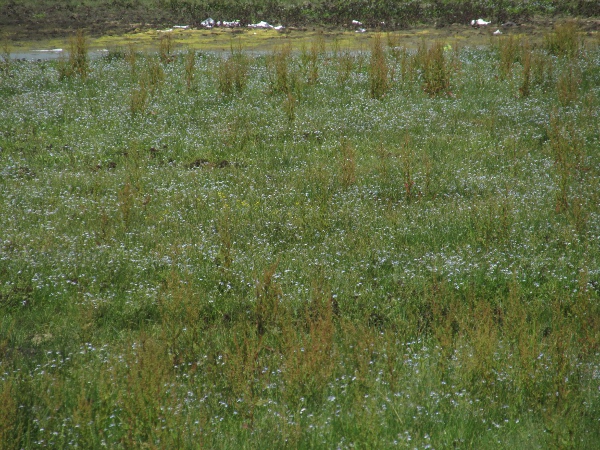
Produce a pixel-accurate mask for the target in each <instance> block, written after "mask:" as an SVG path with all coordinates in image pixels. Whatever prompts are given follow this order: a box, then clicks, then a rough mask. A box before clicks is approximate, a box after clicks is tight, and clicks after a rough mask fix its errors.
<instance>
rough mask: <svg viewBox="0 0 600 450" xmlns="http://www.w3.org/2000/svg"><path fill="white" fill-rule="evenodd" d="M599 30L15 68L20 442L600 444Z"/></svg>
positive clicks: (9, 428) (7, 417) (15, 414)
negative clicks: (531, 39) (413, 45)
mask: <svg viewBox="0 0 600 450" xmlns="http://www.w3.org/2000/svg"><path fill="white" fill-rule="evenodd" d="M569 27H570V25H568V26H566V28H562V27H559V29H557V30H556V31H555V33H554V34H552V35H549V36H548V37H547V39H546V40H545V41H544V43H542V44H540V45H532V44H531V43H528V42H526V41H525V40H523V39H519V38H518V37H515V38H512V37H506V38H504V37H501V38H499V39H498V40H496V41H494V43H493V44H490V45H488V46H487V47H482V48H467V47H462V48H461V47H458V46H449V45H447V44H445V43H442V42H423V43H422V44H421V45H420V46H419V48H418V49H417V50H416V51H415V50H408V49H406V48H402V47H398V46H396V45H395V43H394V39H393V38H388V36H386V35H385V34H383V35H380V36H378V37H377V38H375V39H373V41H372V45H371V46H370V47H369V48H367V49H366V50H365V51H364V52H356V51H353V52H350V51H347V50H346V49H344V48H340V47H339V46H331V47H330V46H327V45H325V44H324V43H323V42H322V41H321V40H319V39H315V41H314V42H313V44H311V45H310V46H307V47H305V48H304V49H301V50H300V51H295V50H293V49H290V48H289V47H288V46H287V45H286V44H285V42H284V43H283V44H282V45H281V46H278V47H277V48H276V49H275V50H274V51H272V52H269V53H268V54H266V55H259V56H256V55H248V54H246V53H245V52H244V49H243V47H238V46H237V45H232V51H231V52H230V53H226V54H209V53H202V52H195V51H193V50H192V51H187V52H174V51H172V49H171V48H170V47H169V43H168V41H164V42H163V43H162V46H161V47H160V49H159V50H160V51H159V52H157V53H152V54H148V53H139V52H137V51H136V49H135V48H134V47H131V48H126V49H123V50H119V51H116V50H113V51H111V52H110V53H109V54H108V55H106V57H104V58H100V59H94V60H89V59H87V58H85V51H83V50H82V51H79V50H76V51H75V52H74V56H73V57H72V58H71V59H69V60H63V61H50V62H39V63H34V62H24V61H14V60H11V59H10V57H7V58H4V60H3V62H2V66H1V71H0V77H1V78H0V100H1V102H0V446H1V447H2V448H7V449H8V448H10V449H12V448H39V447H51V448H66V447H73V446H78V447H81V448H98V447H108V448H138V447H139V448H142V447H144V448H146V447H151V448H202V447H206V448H262V447H264V446H265V443H269V445H270V446H273V447H274V448H357V447H373V448H390V447H399V448H411V449H412V448H419V449H424V448H437V449H442V448H479V449H481V448H494V449H497V448H582V449H591V448H597V447H598V443H599V442H600V426H599V424H598V418H599V417H600V353H599V352H600V242H599V236H600V153H599V152H598V149H599V148H600V132H599V128H598V123H600V118H599V111H600V100H599V98H600V71H599V70H598V67H600V49H599V47H598V43H597V42H586V43H583V42H582V41H581V40H580V39H579V34H578V32H577V28H576V27H570V28H569ZM73 46H74V49H80V48H81V49H85V36H80V38H79V40H75V41H73Z"/></svg>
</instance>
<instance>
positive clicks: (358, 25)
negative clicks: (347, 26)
mask: <svg viewBox="0 0 600 450" xmlns="http://www.w3.org/2000/svg"><path fill="white" fill-rule="evenodd" d="M352 25H354V26H355V27H362V26H363V23H362V22H360V21H358V20H353V21H352Z"/></svg>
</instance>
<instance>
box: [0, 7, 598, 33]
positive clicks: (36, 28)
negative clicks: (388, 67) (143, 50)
mask: <svg viewBox="0 0 600 450" xmlns="http://www.w3.org/2000/svg"><path fill="white" fill-rule="evenodd" d="M561 15H567V16H578V17H594V16H600V2H598V1H595V0H577V1H564V0H541V1H531V0H530V1H516V0H506V1H497V2H489V1H485V0H472V1H461V0H456V1H442V0H437V1H431V2H421V1H417V0H327V1H325V0H317V1H298V0H248V1H243V2H242V1H236V0H227V1H222V0H113V1H109V0H103V1H100V0H99V1H95V0H87V1H83V2H70V1H66V2H65V1H57V0H45V1H39V2H34V1H31V0H3V1H2V2H0V27H2V29H3V32H4V33H6V34H9V35H11V36H12V38H13V39H19V38H25V37H29V38H32V37H33V38H38V37H43V36H48V37H49V36H56V35H61V34H64V33H65V32H67V31H69V30H74V29H78V28H82V27H83V28H86V29H87V31H88V32H89V33H91V34H101V33H105V32H123V31H128V30H130V29H132V28H136V27H145V26H161V25H173V24H174V23H185V24H187V25H192V26H199V25H200V23H201V22H202V21H203V20H205V19H206V18H208V17H213V18H214V19H215V20H240V21H241V24H242V25H246V24H248V23H253V22H257V21H260V20H265V21H267V22H275V23H282V24H284V25H286V26H288V27H289V26H296V27H306V26H347V25H349V24H350V23H351V21H352V20H360V21H361V22H362V23H364V25H365V26H367V27H379V28H385V29H397V28H402V27H408V26H412V25H415V24H418V23H424V24H435V25H437V26H443V25H446V24H452V23H462V24H467V23H469V22H470V21H471V20H472V19H476V18H479V17H485V18H486V19H487V20H492V21H493V22H494V23H502V22H506V21H509V20H510V21H529V20H532V19H533V18H534V17H539V16H544V17H552V16H561Z"/></svg>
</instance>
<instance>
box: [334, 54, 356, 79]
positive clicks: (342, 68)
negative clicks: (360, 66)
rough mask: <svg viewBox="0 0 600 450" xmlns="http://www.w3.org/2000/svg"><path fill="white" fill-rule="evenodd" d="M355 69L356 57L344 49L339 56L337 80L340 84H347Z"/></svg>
mask: <svg viewBox="0 0 600 450" xmlns="http://www.w3.org/2000/svg"><path fill="white" fill-rule="evenodd" d="M353 69H354V57H353V56H352V54H351V53H350V52H349V51H347V50H346V51H344V52H343V53H341V54H340V55H338V57H337V76H336V80H337V82H338V84H339V85H340V86H343V85H345V84H346V83H347V82H348V80H350V76H351V75H352V70H353Z"/></svg>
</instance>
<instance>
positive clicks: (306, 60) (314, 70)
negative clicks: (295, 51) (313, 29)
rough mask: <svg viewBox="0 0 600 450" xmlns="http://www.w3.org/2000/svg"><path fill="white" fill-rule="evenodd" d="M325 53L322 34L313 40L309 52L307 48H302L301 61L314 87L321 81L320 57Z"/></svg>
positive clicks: (307, 77)
mask: <svg viewBox="0 0 600 450" xmlns="http://www.w3.org/2000/svg"><path fill="white" fill-rule="evenodd" d="M324 51H325V39H324V38H323V35H321V34H319V35H317V37H316V38H315V39H313V40H312V42H311V44H310V49H309V51H307V50H306V47H304V46H303V47H302V51H301V53H300V61H301V63H302V68H303V71H304V72H305V73H306V80H307V83H308V84H309V85H314V84H316V83H317V81H318V80H319V57H320V55H322V54H323V53H324Z"/></svg>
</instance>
